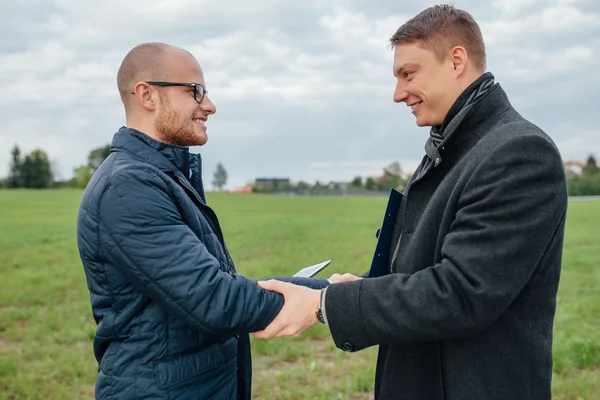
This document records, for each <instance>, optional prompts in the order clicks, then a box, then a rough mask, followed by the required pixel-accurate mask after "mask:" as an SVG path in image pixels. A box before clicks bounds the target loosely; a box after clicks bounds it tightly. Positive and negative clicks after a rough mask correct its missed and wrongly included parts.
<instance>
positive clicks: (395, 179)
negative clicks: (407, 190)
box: [377, 174, 405, 191]
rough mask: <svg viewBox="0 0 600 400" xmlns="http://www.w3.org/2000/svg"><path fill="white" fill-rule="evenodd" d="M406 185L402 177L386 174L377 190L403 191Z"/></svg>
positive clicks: (378, 182) (380, 180)
mask: <svg viewBox="0 0 600 400" xmlns="http://www.w3.org/2000/svg"><path fill="white" fill-rule="evenodd" d="M404 184H405V182H404V179H402V177H401V176H400V175H392V174H385V175H383V176H382V177H381V178H379V180H378V181H377V188H378V189H379V190H383V191H387V190H390V189H396V190H402V189H404Z"/></svg>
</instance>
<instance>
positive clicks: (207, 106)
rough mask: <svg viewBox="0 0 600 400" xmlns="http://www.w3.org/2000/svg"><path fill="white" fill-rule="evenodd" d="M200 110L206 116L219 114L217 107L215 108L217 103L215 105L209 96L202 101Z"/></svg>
mask: <svg viewBox="0 0 600 400" xmlns="http://www.w3.org/2000/svg"><path fill="white" fill-rule="evenodd" d="M200 108H201V109H202V111H204V112H205V113H206V114H214V113H216V112H217V107H215V103H213V102H212V101H211V100H210V98H209V97H208V95H205V96H204V98H203V99H202V103H200Z"/></svg>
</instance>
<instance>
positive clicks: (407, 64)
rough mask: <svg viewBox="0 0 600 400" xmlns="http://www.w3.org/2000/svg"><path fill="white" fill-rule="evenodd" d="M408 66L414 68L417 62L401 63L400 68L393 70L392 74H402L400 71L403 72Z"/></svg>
mask: <svg viewBox="0 0 600 400" xmlns="http://www.w3.org/2000/svg"><path fill="white" fill-rule="evenodd" d="M408 68H414V69H416V68H417V64H415V63H405V64H404V65H402V66H401V67H400V68H398V69H397V70H396V71H395V72H394V76H396V77H397V76H398V75H400V74H402V72H404V70H405V69H408Z"/></svg>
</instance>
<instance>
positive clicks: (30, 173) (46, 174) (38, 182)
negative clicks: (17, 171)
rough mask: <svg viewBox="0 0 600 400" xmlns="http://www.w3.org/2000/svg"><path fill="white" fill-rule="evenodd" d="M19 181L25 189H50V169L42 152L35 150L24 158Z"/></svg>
mask: <svg viewBox="0 0 600 400" xmlns="http://www.w3.org/2000/svg"><path fill="white" fill-rule="evenodd" d="M21 180H22V183H23V187H26V188H32V189H45V188H49V187H52V184H53V181H52V167H51V166H50V160H49V159H48V155H47V154H46V153H45V152H44V151H42V150H39V149H37V150H34V151H32V152H31V153H30V154H28V155H26V156H25V159H24V160H23V164H22V166H21Z"/></svg>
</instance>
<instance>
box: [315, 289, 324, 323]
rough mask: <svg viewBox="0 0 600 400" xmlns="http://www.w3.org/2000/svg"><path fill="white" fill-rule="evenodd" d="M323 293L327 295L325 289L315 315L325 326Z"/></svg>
mask: <svg viewBox="0 0 600 400" xmlns="http://www.w3.org/2000/svg"><path fill="white" fill-rule="evenodd" d="M323 293H325V289H323V290H321V301H319V307H317V309H316V310H315V315H316V316H317V319H318V320H319V322H320V323H322V324H324V323H325V319H324V318H323V310H322V309H321V304H323Z"/></svg>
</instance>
